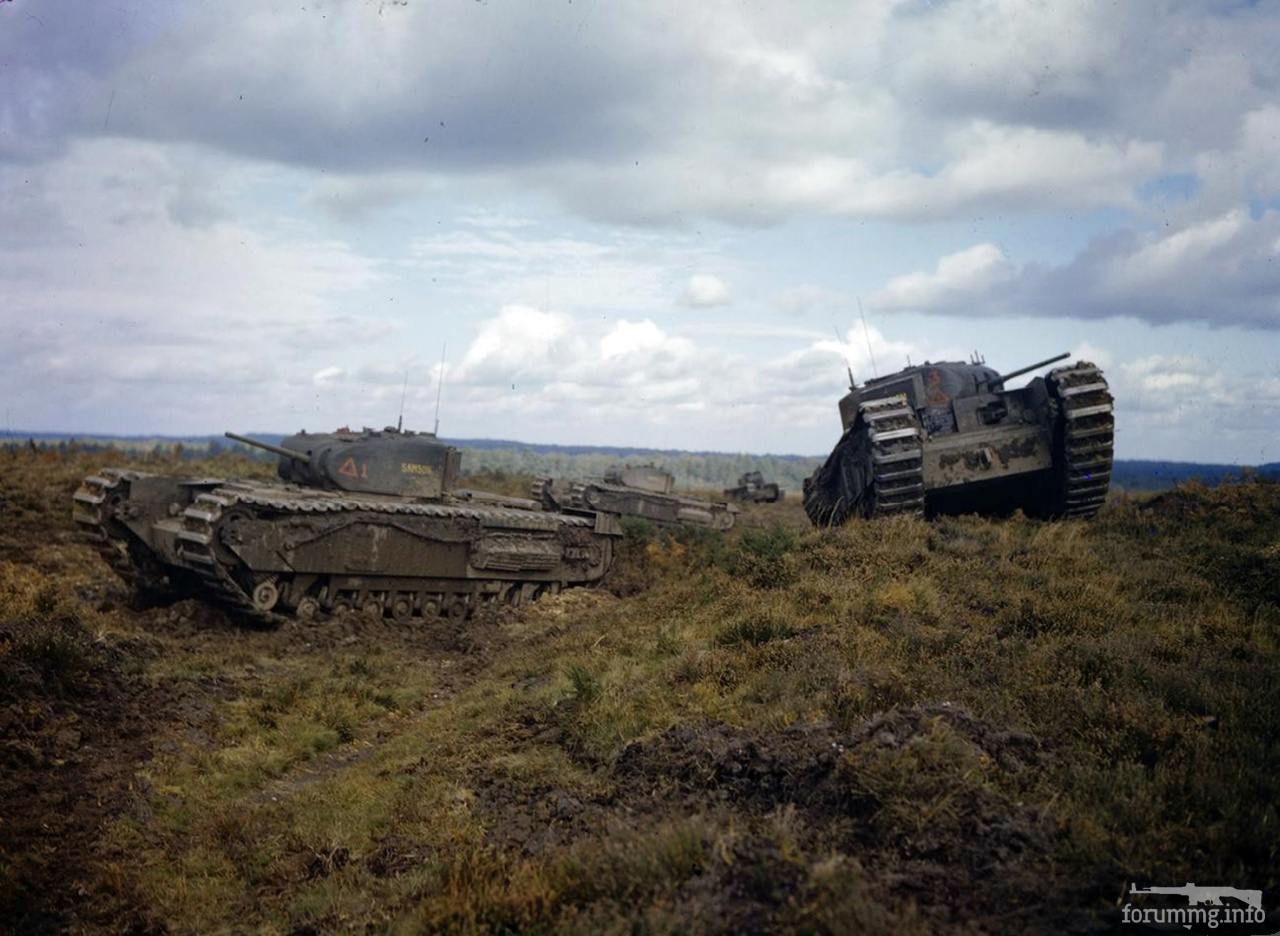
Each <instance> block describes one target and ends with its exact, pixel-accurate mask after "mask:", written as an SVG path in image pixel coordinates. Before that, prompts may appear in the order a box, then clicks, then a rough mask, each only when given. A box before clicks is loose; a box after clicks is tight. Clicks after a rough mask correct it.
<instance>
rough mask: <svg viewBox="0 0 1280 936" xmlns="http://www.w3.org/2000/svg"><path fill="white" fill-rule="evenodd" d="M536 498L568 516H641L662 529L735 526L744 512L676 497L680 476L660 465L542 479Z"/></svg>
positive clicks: (616, 467)
mask: <svg viewBox="0 0 1280 936" xmlns="http://www.w3.org/2000/svg"><path fill="white" fill-rule="evenodd" d="M532 494H533V497H534V499H535V500H537V501H538V502H539V503H541V504H542V506H543V508H544V509H547V510H556V511H565V512H567V513H574V514H580V513H586V514H591V513H608V514H613V515H615V516H619V517H637V518H640V519H643V520H648V521H649V522H651V523H655V524H657V525H659V526H680V525H681V524H686V525H689V526H696V527H706V528H708V529H712V530H717V531H720V532H724V531H726V530H729V529H731V528H732V527H733V524H734V520H735V518H736V516H737V513H738V508H737V507H734V506H733V505H732V504H726V503H717V502H715V501H708V500H703V499H702V498H699V497H690V496H688V495H685V494H677V493H675V477H674V476H673V475H672V474H671V472H669V471H666V470H664V469H662V468H659V467H657V466H656V465H634V466H633V465H614V466H612V467H610V468H609V469H608V470H606V471H605V474H604V477H603V478H599V479H593V480H587V481H572V480H568V479H565V478H541V479H539V480H537V481H535V482H534V483H533V490H532Z"/></svg>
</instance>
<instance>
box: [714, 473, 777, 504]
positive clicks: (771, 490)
mask: <svg viewBox="0 0 1280 936" xmlns="http://www.w3.org/2000/svg"><path fill="white" fill-rule="evenodd" d="M724 496H725V497H727V498H729V499H730V500H738V501H745V502H746V503H748V504H773V503H776V502H777V501H780V500H782V489H781V488H779V487H778V485H777V484H775V483H774V482H772V481H765V479H764V475H762V474H761V473H760V472H758V471H748V472H747V473H746V474H744V475H742V477H740V478H738V485H737V487H731V488H725V489H724Z"/></svg>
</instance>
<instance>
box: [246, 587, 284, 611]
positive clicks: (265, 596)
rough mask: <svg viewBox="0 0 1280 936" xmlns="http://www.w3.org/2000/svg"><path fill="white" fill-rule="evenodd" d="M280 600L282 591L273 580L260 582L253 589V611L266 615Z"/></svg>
mask: <svg viewBox="0 0 1280 936" xmlns="http://www.w3.org/2000/svg"><path fill="white" fill-rule="evenodd" d="M279 600H280V589H278V588H276V583H275V582H274V581H271V580H267V581H265V582H259V583H258V584H257V585H256V586H255V587H254V589H253V610H255V611H259V612H262V613H264V614H265V613H266V612H268V611H270V610H271V609H272V608H274V607H275V606H276V602H277V601H279Z"/></svg>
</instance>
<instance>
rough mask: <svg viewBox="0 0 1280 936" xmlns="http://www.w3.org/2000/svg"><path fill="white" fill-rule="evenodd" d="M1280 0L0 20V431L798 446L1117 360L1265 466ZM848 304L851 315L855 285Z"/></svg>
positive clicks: (149, 8)
mask: <svg viewBox="0 0 1280 936" xmlns="http://www.w3.org/2000/svg"><path fill="white" fill-rule="evenodd" d="M1277 47H1280V4H1277V3H1267V2H1261V3H1245V2H1241V3H1230V2H1221V0H1218V2H1203V3H1197V2H1190V0H1188V2H1159V0H1152V2H1143V3H1130V2H1119V3H1116V2H1106V3H1091V2H1075V3H1072V2H1052V3H1051V2H1035V0H974V2H962V0H954V2H947V0H932V2H930V0H875V2H851V0H833V2H813V3H807V4H800V3H793V2H788V3H782V2H777V3H744V2H733V3H720V2H715V0H703V2H699V3H696V4H694V3H684V2H664V0H645V2H636V3H629V2H612V3H609V2H603V0H554V2H553V0H547V2H541V3H531V2H523V3H517V2H503V0H479V2H477V0H342V2H335V0H292V2H290V3H287V4H285V3H273V2H270V0H252V2H238V0H223V2H220V3H216V4H214V3H195V2H190V3H179V2H174V3H165V4H151V3H139V2H133V0H120V2H117V0H104V2H101V3H84V2H59V0H8V2H5V0H0V82H2V83H3V88H4V93H3V95H0V328H2V332H0V398H2V399H3V409H4V412H3V414H0V416H2V418H3V420H4V422H3V426H2V428H14V429H23V428H26V429H50V430H70V431H77V432H89V431H98V432H130V433H132V432H163V433H187V432H192V433H195V432H199V433H205V432H216V431H221V430H222V429H224V428H235V429H240V430H250V431H253V430H258V431H291V430H293V429H295V428H300V427H306V428H308V429H323V428H331V427H332V426H334V425H338V424H341V423H351V424H363V423H367V424H373V425H384V424H386V423H388V422H394V420H395V415H396V410H397V408H398V406H399V402H400V396H401V390H402V387H403V386H404V380H405V376H406V374H407V375H408V394H407V403H406V412H405V415H406V423H407V424H408V425H411V426H418V427H423V428H430V426H431V422H432V418H433V409H434V400H435V393H436V379H437V376H438V374H439V369H440V360H441V354H442V349H443V350H444V356H445V361H446V364H445V382H444V400H443V407H442V414H441V432H442V433H443V434H446V435H449V436H452V437H467V438H470V437H481V436H488V437H502V438H516V439H523V440H528V441H538V442H561V443H575V442H576V443H591V444H638V445H646V446H661V447H679V448H696V449H716V450H729V451H755V452H763V451H770V452H797V453H806V454H816V453H820V452H825V451H827V450H828V449H829V448H830V445H831V443H832V442H833V441H834V440H835V437H836V436H837V435H838V431H839V421H838V417H837V414H836V407H835V403H836V400H837V398H838V397H839V395H840V394H841V392H842V389H843V383H844V379H845V378H844V371H845V360H846V359H847V360H848V361H849V362H850V364H851V366H852V368H853V370H854V372H855V374H856V375H857V376H858V378H859V379H863V378H866V377H870V376H871V375H872V374H873V373H875V372H876V371H877V370H878V371H879V372H880V373H884V372H886V371H888V370H893V369H896V368H898V367H900V366H903V365H905V364H906V363H907V361H908V359H909V360H911V361H913V362H917V363H918V362H920V361H922V360H925V359H933V360H938V359H944V358H951V359H956V358H961V357H967V356H968V355H969V354H970V353H971V352H973V351H975V350H976V351H978V352H980V353H981V354H982V355H984V356H985V357H986V359H987V361H988V363H990V364H992V365H993V366H995V367H997V368H998V369H1003V370H1009V369H1012V368H1014V367H1018V366H1021V365H1023V364H1027V363H1031V362H1033V361H1035V360H1038V359H1040V358H1043V357H1048V356H1049V355H1051V354H1054V353H1057V352H1060V351H1067V350H1070V351H1073V352H1075V353H1077V354H1079V355H1083V356H1086V357H1088V358H1089V359H1091V360H1093V361H1095V362H1097V363H1100V364H1102V365H1103V366H1104V367H1105V368H1106V370H1107V374H1108V377H1109V379H1110V380H1111V382H1112V385H1113V387H1114V388H1115V391H1116V395H1117V401H1118V421H1119V434H1118V440H1117V441H1118V449H1119V452H1120V454H1121V455H1122V456H1125V457H1130V458H1137V457H1150V458H1180V459H1196V460H1207V461H1239V462H1247V463H1251V462H1259V461H1267V460H1277V459H1280V442H1278V439H1280V431H1278V430H1280V365H1278V363H1277V361H1278V360H1280V341H1278V340H1277V338H1278V337H1280V55H1277V54H1276V49H1277ZM859 300H861V303H862V306H863V308H864V310H865V317H866V329H865V331H864V328H863V324H862V321H861V319H860V317H859V312H858V302H859Z"/></svg>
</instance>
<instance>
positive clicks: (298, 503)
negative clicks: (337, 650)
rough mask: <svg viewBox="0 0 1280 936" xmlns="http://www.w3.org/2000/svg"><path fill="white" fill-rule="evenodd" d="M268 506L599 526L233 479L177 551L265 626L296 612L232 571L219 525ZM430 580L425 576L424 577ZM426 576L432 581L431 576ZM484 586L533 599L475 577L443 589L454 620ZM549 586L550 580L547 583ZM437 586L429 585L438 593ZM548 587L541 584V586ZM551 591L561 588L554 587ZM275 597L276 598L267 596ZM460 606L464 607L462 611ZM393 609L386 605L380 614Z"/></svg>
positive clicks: (204, 507) (194, 509)
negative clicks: (235, 513) (239, 511)
mask: <svg viewBox="0 0 1280 936" xmlns="http://www.w3.org/2000/svg"><path fill="white" fill-rule="evenodd" d="M240 506H243V507H257V508H266V509H270V510H272V511H275V512H277V513H339V512H355V511H359V512H361V513H383V514H412V515H417V516H428V517H443V518H468V519H484V518H489V519H495V518H496V519H498V520H499V521H500V522H502V523H503V524H504V525H505V526H507V527H510V528H523V529H531V530H550V529H557V528H558V527H560V526H561V525H568V526H580V527H588V528H591V527H594V525H595V524H594V520H593V519H591V518H587V517H575V516H565V515H562V514H557V515H555V516H554V517H552V516H551V515H548V514H542V513H540V512H538V511H530V510H517V509H511V508H503V507H469V506H463V505H456V504H423V503H412V502H405V501H400V500H390V499H389V500H385V501H384V500H378V499H375V498H363V497H344V496H341V495H333V494H328V493H324V494H321V493H318V492H316V491H302V492H298V493H294V492H292V491H289V490H285V491H281V492H265V491H263V490H262V489H259V488H255V487H254V486H253V485H247V484H237V483H229V484H224V485H222V486H221V487H218V488H216V489H214V490H212V491H207V492H204V493H201V494H199V495H197V496H196V498H195V500H194V501H193V502H192V503H191V505H190V506H189V507H187V508H186V509H185V510H184V511H183V513H182V529H181V530H180V532H179V533H178V555H179V557H180V559H181V560H182V562H183V563H184V564H186V565H187V566H188V567H189V568H190V569H191V570H192V571H194V572H195V573H196V574H197V575H198V576H199V577H200V579H201V581H202V583H203V585H204V587H205V590H206V591H205V593H206V594H207V595H209V596H211V597H213V598H214V600H216V601H218V602H220V603H221V604H223V605H225V606H226V607H228V608H229V609H231V610H232V611H234V612H236V613H238V614H240V615H242V616H244V617H247V618H249V619H251V620H254V621H257V622H260V623H262V624H264V625H278V624H281V623H284V622H285V621H288V620H290V619H292V617H293V616H292V615H285V614H281V613H279V612H277V611H274V610H272V607H273V606H274V600H273V596H274V594H275V593H274V588H275V586H274V582H272V581H271V580H270V579H267V580H265V582H266V584H269V585H270V586H271V588H272V591H270V592H267V593H265V594H263V593H262V592H260V591H259V589H261V588H262V587H263V584H264V582H255V583H254V587H253V590H252V591H250V590H248V589H246V588H245V587H244V585H242V583H241V582H240V581H239V580H237V578H236V576H235V575H233V574H232V568H231V567H229V566H228V565H226V564H225V563H224V562H222V561H221V560H220V559H219V558H218V550H217V547H216V544H217V537H218V524H219V521H221V519H222V517H223V516H224V514H226V512H227V511H228V510H230V509H232V508H234V507H240ZM424 578H425V577H424ZM426 580H428V581H429V578H427V579H426ZM485 585H491V586H496V587H495V590H494V592H493V594H497V595H499V596H500V597H501V600H502V602H503V603H506V604H511V605H518V604H520V603H522V601H523V600H524V599H526V598H528V597H531V596H530V594H529V591H530V589H529V585H530V583H520V582H518V581H508V580H505V579H493V580H484V579H480V580H471V581H469V582H468V583H467V587H466V588H465V589H455V590H453V591H452V592H450V590H449V589H447V588H443V587H442V588H441V589H439V590H440V591H442V592H444V593H446V598H447V599H448V600H447V602H443V603H442V605H441V607H440V609H439V610H440V611H441V613H445V614H448V616H450V617H453V618H455V619H460V618H462V617H465V616H467V614H469V613H470V612H471V611H473V610H474V608H473V607H472V603H471V601H470V600H469V599H470V597H471V596H472V595H474V594H477V593H478V592H479V591H480V589H481V588H482V587H483V586H485ZM548 585H550V583H548ZM435 590H436V589H430V588H428V589H424V591H435ZM538 590H539V591H540V590H543V589H542V588H541V587H539V589H538ZM551 590H558V589H555V588H551ZM268 599H271V600H268ZM457 608H461V609H462V610H461V611H458V610H457ZM319 613H320V609H319V606H318V604H314V605H311V606H310V607H308V609H307V610H306V612H303V611H301V610H299V612H298V614H297V615H296V616H297V617H300V618H303V619H304V620H305V619H309V618H310V617H313V616H315V615H316V614H319ZM387 613H392V609H391V608H388V607H384V608H382V609H381V611H380V612H379V614H378V617H381V616H382V615H383V614H387Z"/></svg>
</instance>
